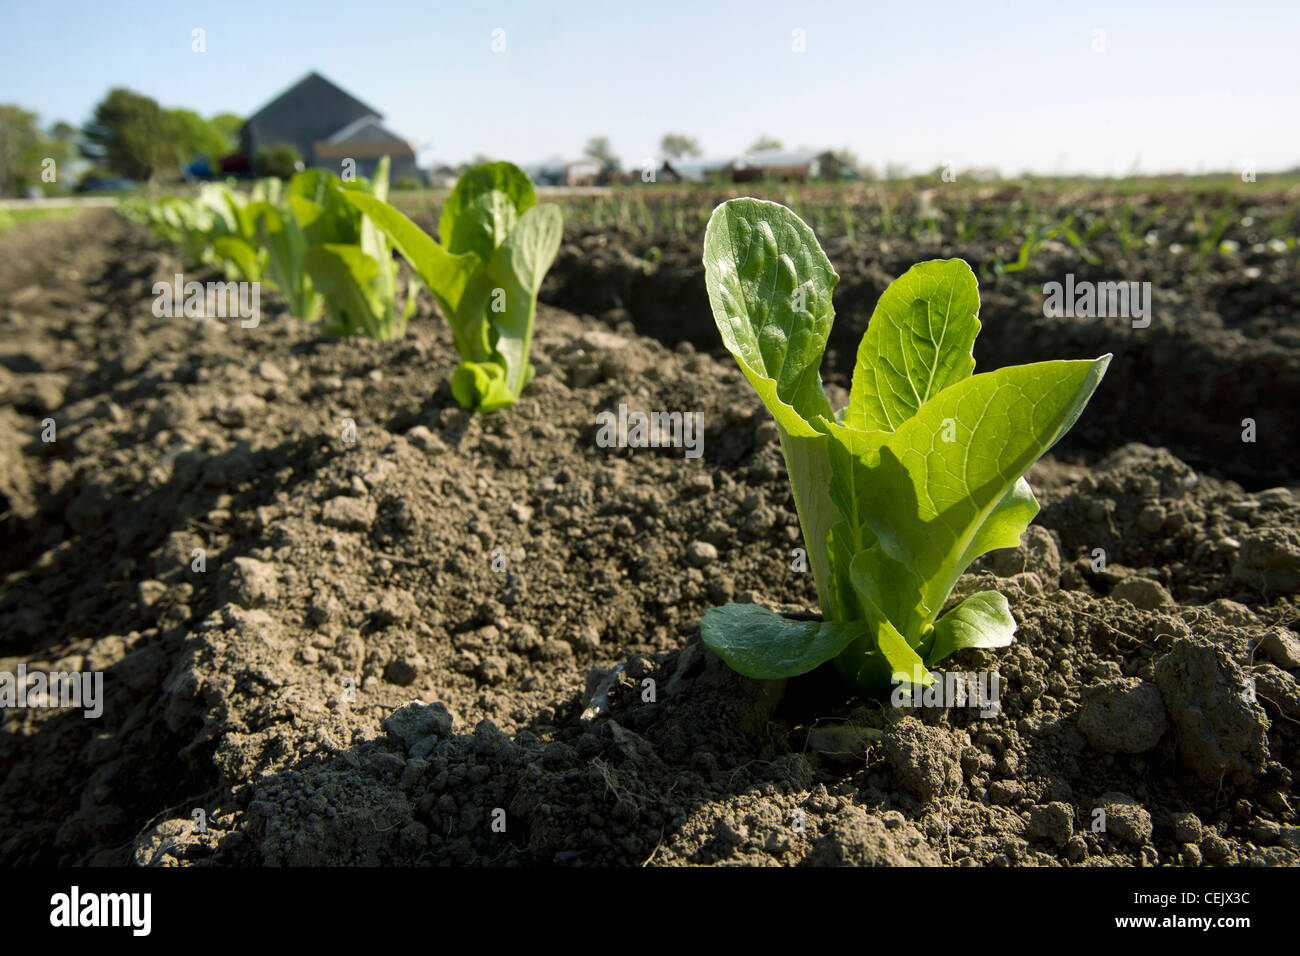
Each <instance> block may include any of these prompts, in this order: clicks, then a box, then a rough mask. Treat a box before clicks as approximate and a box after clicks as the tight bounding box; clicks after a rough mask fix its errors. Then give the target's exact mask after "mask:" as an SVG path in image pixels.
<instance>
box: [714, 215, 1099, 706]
mask: <svg viewBox="0 0 1300 956" xmlns="http://www.w3.org/2000/svg"><path fill="white" fill-rule="evenodd" d="M704 266H705V274H706V281H707V286H708V292H709V301H710V303H711V305H712V307H713V315H714V319H715V321H716V323H717V326H718V331H719V332H720V333H721V334H722V340H723V342H724V343H725V344H726V346H727V348H728V350H729V351H730V352H731V354H732V355H733V356H735V358H736V361H737V363H738V364H739V365H740V369H741V371H742V372H743V373H744V375H745V377H746V378H747V379H749V382H750V384H751V385H753V387H754V389H755V391H757V392H758V394H759V397H760V398H761V399H762V400H763V403H764V404H765V405H766V406H767V408H768V411H770V412H771V413H772V417H773V418H774V419H775V420H776V425H777V431H778V433H779V435H780V441H781V450H782V452H783V454H784V456H785V463H786V470H787V472H788V474H789V478H790V485H791V490H792V492H793V497H794V502H795V508H796V510H797V512H798V515H799V523H800V527H801V529H802V531H803V538H804V544H805V546H806V548H807V554H808V560H809V564H810V566H811V569H812V572H813V577H814V579H815V582H816V587H817V595H818V599H819V600H820V603H821V606H822V612H823V620H821V621H815V620H814V621H807V620H793V619H790V618H786V617H783V616H781V615H778V614H776V613H774V612H772V611H769V610H767V609H765V608H761V607H758V606H756V605H752V604H728V605H725V606H723V607H718V608H713V609H711V610H709V611H707V612H706V613H705V615H704V618H703V620H702V621H701V623H700V632H701V636H702V637H703V640H704V643H705V644H706V645H708V646H709V647H710V648H712V649H713V650H714V651H715V652H717V654H718V655H719V656H720V657H722V659H723V660H725V661H726V662H727V663H728V664H729V665H730V666H731V667H732V668H733V669H735V670H736V671H738V672H740V673H742V674H745V675H747V676H750V677H757V678H784V677H793V676H796V675H798V674H803V673H806V672H808V671H811V670H813V669H814V668H816V667H818V666H819V665H821V664H823V663H825V662H827V661H830V660H834V662H835V665H836V667H837V669H838V670H839V671H840V672H841V673H842V674H843V675H844V676H846V677H847V678H849V679H850V680H851V681H853V682H854V683H855V684H856V685H857V686H858V687H859V688H860V689H861V690H862V691H864V692H866V693H872V694H875V693H880V692H882V691H885V690H887V689H888V687H889V685H890V683H891V682H893V681H899V682H905V683H919V684H922V685H925V686H928V685H929V684H930V683H931V682H932V680H933V678H932V677H931V676H930V673H929V670H928V667H929V666H933V665H934V664H936V663H938V662H939V661H942V660H943V659H944V658H946V657H947V656H948V655H950V654H952V653H953V652H954V651H956V650H958V649H960V648H964V647H1005V646H1006V645H1008V644H1010V643H1011V641H1012V637H1013V635H1014V633H1015V629H1016V624H1015V620H1014V619H1013V618H1012V616H1011V609H1010V607H1009V605H1008V603H1007V599H1006V598H1005V597H1004V596H1003V595H1002V594H1000V593H998V592H997V591H981V592H979V593H978V594H974V595H971V596H970V597H968V598H967V599H966V600H965V601H963V602H961V603H960V604H958V605H957V606H956V607H954V608H953V609H952V610H950V611H949V612H948V613H947V614H945V615H943V616H942V617H940V616H939V613H940V611H942V610H943V608H944V605H945V603H946V602H947V600H948V597H949V595H950V593H951V592H952V589H953V587H954V585H955V584H956V583H957V579H958V577H960V575H961V574H962V572H963V571H965V570H966V568H967V567H969V566H970V564H971V562H972V561H974V560H975V559H976V558H977V557H979V556H980V555H982V554H984V553H985V552H987V551H990V550H992V549H994V548H1013V547H1017V546H1018V545H1019V543H1020V535H1021V534H1022V533H1023V532H1024V531H1025V530H1026V529H1027V528H1028V526H1029V522H1030V521H1031V520H1032V519H1033V517H1034V515H1035V514H1037V512H1038V502H1037V501H1036V500H1035V498H1034V495H1033V492H1032V491H1031V490H1030V487H1029V484H1028V483H1027V482H1026V481H1025V479H1024V477H1023V476H1024V473H1025V471H1026V470H1027V469H1028V468H1029V466H1030V465H1032V464H1033V463H1034V462H1035V461H1036V460H1037V459H1038V458H1039V456H1041V455H1042V454H1043V453H1044V452H1046V451H1047V450H1048V449H1049V448H1051V447H1052V445H1054V444H1055V443H1056V442H1057V440H1058V439H1060V438H1061V436H1063V435H1064V434H1065V433H1066V432H1067V431H1068V430H1069V428H1070V426H1071V425H1073V424H1074V422H1075V420H1076V419H1077V418H1078V417H1079V415H1080V414H1081V413H1082V411H1083V408H1084V406H1085V405H1086V404H1087V402H1088V399H1089V398H1090V397H1091V396H1092V393H1093V391H1094V390H1095V389H1096V388H1097V385H1098V384H1099V383H1100V381H1101V378H1102V375H1103V374H1104V373H1105V371H1106V366H1107V364H1108V363H1109V361H1110V358H1111V357H1110V355H1104V356H1102V357H1101V358H1098V359H1095V360H1092V361H1057V362H1038V363H1034V364H1032V365H1019V366H1013V367H1008V368H1002V369H998V370H997V371H994V372H985V373H982V374H979V375H974V374H972V372H973V371H974V367H975V360H974V358H973V357H972V347H973V344H974V341H975V336H976V334H977V333H978V332H979V329H980V322H979V318H978V312H979V288H978V283H977V281H976V279H975V276H974V274H973V273H972V272H971V270H970V267H969V266H968V265H967V264H966V263H965V262H963V261H962V260H960V259H946V260H934V261H931V262H923V263H920V264H918V265H915V266H913V267H912V268H911V269H909V270H908V271H907V272H906V273H905V274H904V275H903V276H901V277H900V278H898V279H897V280H895V281H894V282H893V283H892V284H891V285H890V286H889V288H888V289H886V290H885V292H884V294H883V295H882V296H881V298H880V301H879V303H878V304H877V306H876V309H875V312H874V313H873V314H872V317H871V322H870V324H869V325H868V326H867V331H866V333H865V334H864V335H863V337H862V342H861V344H860V346H859V348H858V354H857V363H856V365H855V367H854V371H853V381H852V388H851V391H850V395H849V404H848V406H847V407H846V408H844V409H841V410H839V411H838V412H837V411H835V410H833V409H832V408H831V406H830V403H829V402H828V400H827V398H826V394H825V392H824V391H823V390H822V383H821V374H820V367H821V360H822V353H823V352H824V351H825V348H826V339H827V337H828V335H829V334H830V329H831V322H832V320H833V318H834V311H833V309H832V308H831V291H832V290H833V289H834V288H835V284H836V283H837V282H838V281H839V276H838V275H836V273H835V270H834V269H833V268H832V267H831V264H830V261H829V260H828V259H827V258H826V255H825V253H823V252H822V249H821V246H820V245H819V244H818V242H817V238H816V236H815V235H814V234H813V232H812V230H811V229H810V228H809V227H808V226H807V225H806V224H805V223H804V222H803V221H802V220H801V219H800V218H799V217H798V216H796V215H795V214H794V213H793V212H791V211H790V210H789V209H787V208H786V207H784V206H781V205H778V204H777V203H772V202H763V201H759V200H756V199H733V200H730V201H728V202H725V203H723V204H722V205H721V206H719V207H718V208H717V209H716V210H714V213H713V216H712V217H711V218H710V220H709V225H708V229H707V231H706V233H705V239H704Z"/></svg>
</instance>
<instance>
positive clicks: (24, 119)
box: [0, 104, 41, 196]
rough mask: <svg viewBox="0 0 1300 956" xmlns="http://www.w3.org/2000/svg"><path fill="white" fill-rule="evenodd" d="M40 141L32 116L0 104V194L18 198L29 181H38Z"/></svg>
mask: <svg viewBox="0 0 1300 956" xmlns="http://www.w3.org/2000/svg"><path fill="white" fill-rule="evenodd" d="M40 139H41V133H40V127H39V126H37V122H36V114H35V113H31V112H28V111H27V110H25V109H23V108H22V107H19V106H14V105H12V104H4V105H0V194H3V195H6V196H8V195H13V196H16V195H19V194H21V193H22V191H23V189H25V188H26V187H27V186H28V185H30V184H31V182H32V180H33V178H39V172H38V167H39V157H38V156H37V152H38V150H39V144H40ZM34 173H35V174H36V175H35V177H34V176H33V174H34Z"/></svg>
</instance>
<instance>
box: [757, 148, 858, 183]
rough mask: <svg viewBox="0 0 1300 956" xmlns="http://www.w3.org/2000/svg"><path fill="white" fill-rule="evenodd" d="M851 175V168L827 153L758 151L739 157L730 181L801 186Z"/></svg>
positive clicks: (779, 150) (778, 150)
mask: <svg viewBox="0 0 1300 956" xmlns="http://www.w3.org/2000/svg"><path fill="white" fill-rule="evenodd" d="M846 174H847V175H846ZM852 175H853V170H852V168H851V167H849V166H847V165H846V164H845V163H844V162H843V161H842V160H841V159H840V158H839V157H838V156H836V155H835V154H834V153H833V152H830V151H829V150H798V151H787V150H782V149H759V150H755V151H754V152H752V153H746V154H745V155H744V156H742V157H741V158H740V159H739V160H737V161H736V165H735V167H734V168H733V170H732V179H733V181H734V182H738V183H744V182H751V181H753V180H756V179H776V180H782V181H784V182H797V183H802V182H807V181H809V180H812V179H842V178H851V177H852Z"/></svg>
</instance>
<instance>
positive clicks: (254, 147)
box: [240, 72, 420, 181]
mask: <svg viewBox="0 0 1300 956" xmlns="http://www.w3.org/2000/svg"><path fill="white" fill-rule="evenodd" d="M383 118H384V116H383V114H382V113H380V112H379V111H378V110H375V109H372V108H371V107H369V106H367V105H366V104H365V103H362V102H361V101H360V100H359V99H357V98H356V97H354V96H353V95H352V94H350V93H348V92H346V91H345V90H342V89H340V88H339V87H337V86H335V85H334V84H333V83H331V82H330V81H329V80H327V79H325V77H323V76H321V75H320V74H319V73H316V72H312V73H308V74H307V75H306V76H304V77H303V78H302V79H301V80H299V81H298V82H297V83H295V84H294V85H293V86H291V87H289V88H288V89H287V90H285V91H284V92H283V93H281V94H280V95H279V96H277V97H276V98H275V99H273V100H271V102H269V103H267V104H266V105H265V106H263V107H262V108H261V109H260V110H258V111H257V112H256V113H254V114H253V115H252V116H250V117H249V118H248V119H247V121H245V123H244V128H243V130H242V132H241V133H240V149H241V152H243V154H244V155H245V156H246V157H248V159H249V160H252V158H253V157H255V156H256V155H257V153H258V151H259V150H261V149H264V148H269V147H273V146H278V145H280V144H282V143H287V144H288V145H290V146H292V147H294V149H296V150H297V151H298V153H299V155H301V156H302V160H303V163H304V164H306V165H307V166H315V167H318V168H320V169H328V170H330V171H331V172H334V173H339V172H341V171H342V169H343V163H344V160H347V159H352V160H355V161H356V173H357V175H358V176H372V175H374V172H375V167H376V166H377V165H378V164H379V160H380V159H381V158H382V157H384V156H389V157H391V158H392V168H391V169H390V171H389V176H390V178H391V179H392V180H394V181H396V180H398V179H401V178H405V177H410V178H417V179H418V178H419V177H420V171H419V169H418V168H417V167H416V165H415V151H414V150H413V149H412V148H411V144H410V143H409V142H408V141H406V140H405V139H403V138H402V137H400V136H398V135H397V134H396V133H394V132H393V131H392V130H390V129H388V128H387V127H385V126H384V125H383V123H382V122H381V120H382V119H383Z"/></svg>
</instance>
